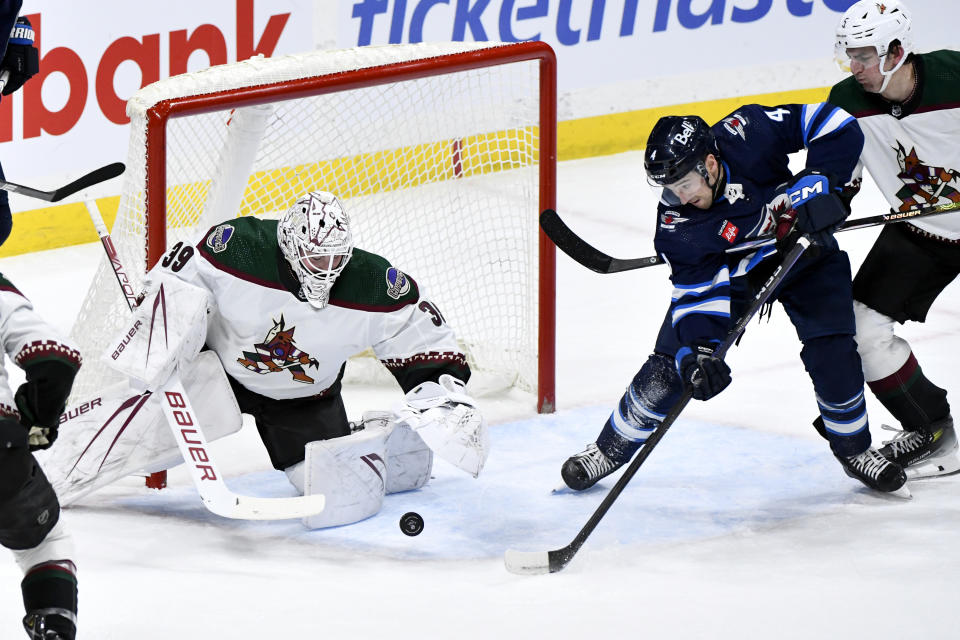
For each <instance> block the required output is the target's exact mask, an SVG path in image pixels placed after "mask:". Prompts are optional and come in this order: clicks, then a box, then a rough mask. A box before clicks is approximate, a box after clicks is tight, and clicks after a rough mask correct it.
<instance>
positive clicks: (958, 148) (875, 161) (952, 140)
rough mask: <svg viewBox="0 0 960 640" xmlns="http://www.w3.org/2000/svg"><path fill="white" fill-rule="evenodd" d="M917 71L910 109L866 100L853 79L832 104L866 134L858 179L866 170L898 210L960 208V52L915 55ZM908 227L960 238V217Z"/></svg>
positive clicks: (841, 87)
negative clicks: (954, 206)
mask: <svg viewBox="0 0 960 640" xmlns="http://www.w3.org/2000/svg"><path fill="white" fill-rule="evenodd" d="M914 65H915V67H914V68H915V69H916V70H917V74H918V86H917V90H916V91H915V93H914V96H913V98H911V99H910V100H909V101H908V102H907V103H905V104H902V105H901V104H896V103H892V102H888V101H886V100H884V99H883V98H882V97H880V95H878V94H875V93H867V92H866V91H864V90H863V88H861V86H860V84H859V83H858V82H857V81H856V79H855V78H853V77H852V76H851V77H849V78H847V79H845V80H843V81H842V82H840V83H838V84H837V85H835V86H834V87H833V90H832V91H831V92H830V98H829V100H830V102H832V103H834V104H836V105H838V106H840V107H843V108H844V109H846V110H847V111H849V112H850V113H851V114H852V115H853V116H854V117H856V118H857V121H858V122H859V123H860V128H861V129H862V130H863V135H864V138H865V141H864V145H863V155H862V156H861V158H860V165H859V166H858V167H857V171H856V177H859V176H860V175H861V171H862V168H863V167H866V168H867V171H869V172H870V175H871V176H872V177H873V180H874V181H875V182H876V183H877V186H878V187H879V188H880V190H881V191H882V192H883V195H884V197H885V198H886V199H887V202H889V203H890V206H891V207H892V208H893V210H894V211H910V210H912V209H917V208H926V207H932V206H937V205H944V204H950V203H956V202H960V52H957V51H947V50H943V51H934V52H932V53H925V54H921V55H916V56H915V57H914ZM909 224H913V225H916V226H917V227H919V228H921V229H923V230H924V231H927V232H929V233H932V234H934V235H937V236H940V237H943V238H947V239H950V240H956V239H958V238H960V213H948V214H944V215H941V216H933V217H930V218H923V219H919V220H913V221H909Z"/></svg>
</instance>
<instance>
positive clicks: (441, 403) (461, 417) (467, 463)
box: [394, 374, 490, 478]
mask: <svg viewBox="0 0 960 640" xmlns="http://www.w3.org/2000/svg"><path fill="white" fill-rule="evenodd" d="M464 386H465V385H464V383H463V382H461V381H460V380H457V379H456V378H454V377H453V376H451V375H448V374H444V375H442V376H440V379H439V381H438V382H424V383H422V384H419V385H417V386H416V387H414V388H413V389H411V390H410V392H409V393H407V395H406V398H405V402H404V404H403V405H401V406H400V407H398V408H397V409H395V410H394V413H395V414H396V416H397V422H398V423H405V424H407V425H408V426H409V427H410V428H411V429H413V430H414V431H415V432H417V434H418V435H419V436H420V437H421V438H422V439H423V441H424V442H425V443H427V446H428V447H430V448H431V449H432V450H433V452H434V453H435V454H437V455H438V456H440V457H441V458H443V459H444V460H446V461H447V462H449V463H450V464H452V465H454V466H455V467H457V468H459V469H462V470H464V471H466V472H467V473H469V474H470V475H472V476H473V477H474V478H476V477H477V476H479V475H480V470H481V469H483V464H484V463H485V462H486V461H487V455H488V454H489V452H490V441H489V437H488V435H487V424H486V421H485V420H484V419H483V416H482V415H480V412H479V411H478V410H477V407H476V403H475V402H474V401H473V398H471V397H470V396H468V395H467V394H466V393H465V392H464Z"/></svg>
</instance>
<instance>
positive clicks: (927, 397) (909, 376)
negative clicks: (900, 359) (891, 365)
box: [867, 352, 950, 431]
mask: <svg viewBox="0 0 960 640" xmlns="http://www.w3.org/2000/svg"><path fill="white" fill-rule="evenodd" d="M867 385H869V387H870V390H871V391H873V393H874V395H875V396H876V397H877V400H879V401H880V403H881V404H883V406H884V407H886V408H887V411H889V412H890V413H891V414H892V415H893V417H894V418H896V419H897V420H898V421H899V422H900V424H901V425H902V426H903V428H904V429H906V430H907V431H918V430H920V429H923V428H924V427H926V426H928V425H930V424H931V423H933V422H937V421H939V420H943V419H944V418H946V417H947V416H948V415H950V404H949V403H948V402H947V392H946V390H944V389H941V388H940V387H938V386H936V385H935V384H933V383H932V382H930V380H929V379H927V377H926V376H925V375H923V369H921V368H920V364H919V363H918V362H917V359H916V358H915V357H914V355H913V352H911V353H910V357H908V358H907V361H906V362H905V363H904V365H903V366H902V367H900V368H899V369H898V370H897V371H895V372H894V373H892V374H891V375H889V376H887V377H886V378H881V379H880V380H874V381H872V382H868V383H867Z"/></svg>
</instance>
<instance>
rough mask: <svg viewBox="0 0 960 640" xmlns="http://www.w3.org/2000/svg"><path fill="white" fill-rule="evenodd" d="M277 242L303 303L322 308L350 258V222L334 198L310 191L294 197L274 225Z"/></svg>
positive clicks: (351, 251)
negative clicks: (301, 295)
mask: <svg viewBox="0 0 960 640" xmlns="http://www.w3.org/2000/svg"><path fill="white" fill-rule="evenodd" d="M277 243H278V244H279V245H280V250H281V251H283V255H284V257H285V258H286V259H287V262H289V263H290V267H291V268H292V269H293V272H294V274H296V276H297V279H298V280H299V281H300V286H301V287H302V288H303V293H304V295H305V296H306V298H307V301H308V302H309V303H310V304H311V305H313V306H314V307H315V308H317V309H322V308H323V307H325V306H326V304H327V301H328V300H329V299H330V289H331V288H332V287H333V283H334V282H335V281H336V279H337V276H339V275H340V274H341V273H342V272H343V270H344V268H345V267H346V266H347V262H349V261H350V257H351V256H352V255H353V236H352V235H351V234H350V220H349V218H348V217H347V213H346V211H344V210H343V206H342V205H341V204H340V200H338V199H337V196H335V195H333V194H332V193H329V192H327V191H311V192H310V193H307V194H304V195H302V196H300V197H299V198H297V201H296V202H295V203H294V204H293V206H292V207H290V208H289V209H287V212H286V213H284V214H283V217H282V218H280V222H279V223H278V224H277Z"/></svg>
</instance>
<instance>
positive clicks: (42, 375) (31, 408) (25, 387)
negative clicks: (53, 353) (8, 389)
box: [14, 360, 77, 451]
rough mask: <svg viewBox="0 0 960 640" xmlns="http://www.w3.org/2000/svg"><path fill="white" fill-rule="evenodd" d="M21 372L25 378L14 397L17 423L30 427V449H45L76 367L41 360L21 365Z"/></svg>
mask: <svg viewBox="0 0 960 640" xmlns="http://www.w3.org/2000/svg"><path fill="white" fill-rule="evenodd" d="M24 372H26V374H27V381H26V382H24V383H23V384H21V385H20V387H19V388H18V389H17V393H16V395H15V396H14V400H15V401H16V403H17V408H18V409H19V410H20V422H21V423H22V424H23V425H24V426H25V427H27V428H28V429H30V450H31V451H36V450H37V449H46V448H48V447H49V446H50V445H52V444H53V442H54V441H55V440H56V439H57V428H58V427H59V426H60V414H62V413H63V409H64V408H65V407H66V406H67V396H69V395H70V389H71V388H72V387H73V378H74V377H75V376H76V375H77V370H76V369H75V368H74V367H73V366H71V365H69V364H67V363H65V362H63V361H60V360H44V361H43V362H37V363H35V364H29V365H27V366H25V367H24Z"/></svg>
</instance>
